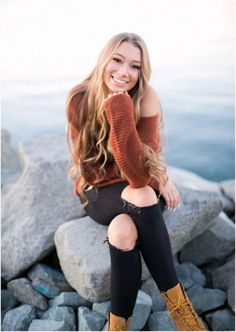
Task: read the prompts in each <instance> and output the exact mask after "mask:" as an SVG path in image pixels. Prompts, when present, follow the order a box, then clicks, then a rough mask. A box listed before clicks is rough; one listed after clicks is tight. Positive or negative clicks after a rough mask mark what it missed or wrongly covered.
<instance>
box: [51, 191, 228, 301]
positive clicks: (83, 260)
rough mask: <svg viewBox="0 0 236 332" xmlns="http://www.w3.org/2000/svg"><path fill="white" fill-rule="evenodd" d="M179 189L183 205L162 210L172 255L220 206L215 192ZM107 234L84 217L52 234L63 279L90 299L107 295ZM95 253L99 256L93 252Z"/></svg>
mask: <svg viewBox="0 0 236 332" xmlns="http://www.w3.org/2000/svg"><path fill="white" fill-rule="evenodd" d="M180 192H181V197H182V207H180V208H179V209H177V210H176V211H175V213H173V212H170V211H165V212H164V218H165V221H166V225H167V228H168V232H169V235H170V240H171V245H172V250H173V255H174V254H175V253H177V252H178V251H179V250H180V249H181V248H182V247H183V246H184V245H185V244H186V243H187V242H189V241H191V240H192V239H193V238H194V237H196V236H197V235H199V234H200V233H201V232H203V231H204V230H205V229H206V228H207V227H209V226H210V225H211V223H212V222H213V221H212V220H213V219H214V217H215V216H216V215H217V214H218V213H219V212H220V211H221V209H222V207H223V204H222V201H221V199H220V198H219V195H218V194H217V193H212V192H207V193H206V192H202V191H193V190H191V189H186V188H184V187H182V188H181V189H180ZM106 235H107V227H106V226H103V225H99V224H98V223H96V222H94V221H93V220H92V219H91V218H90V217H88V216H87V217H84V218H80V219H79V220H75V221H71V222H67V223H65V224H63V225H61V226H60V227H59V228H58V229H57V231H56V233H55V237H54V241H55V245H56V249H57V254H58V257H59V260H60V265H61V268H62V270H63V273H64V275H65V277H66V279H67V280H68V282H69V284H70V285H71V286H72V287H73V288H74V289H75V290H76V291H77V292H78V293H79V294H81V295H82V296H83V297H85V298H87V299H88V300H90V301H92V302H100V301H105V300H107V299H109V298H110V258H109V248H108V246H107V244H106V243H104V240H105V239H106ZM91 248H93V250H91ZM94 252H96V253H99V255H94ZM143 267H144V265H143ZM149 275H150V274H149ZM147 277H148V276H146V278H147Z"/></svg>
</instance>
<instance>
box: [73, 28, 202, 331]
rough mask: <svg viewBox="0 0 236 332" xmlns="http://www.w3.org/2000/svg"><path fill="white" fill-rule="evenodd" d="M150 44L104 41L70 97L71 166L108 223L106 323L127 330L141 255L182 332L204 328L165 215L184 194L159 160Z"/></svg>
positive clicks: (86, 202) (98, 218) (88, 206)
mask: <svg viewBox="0 0 236 332" xmlns="http://www.w3.org/2000/svg"><path fill="white" fill-rule="evenodd" d="M150 72H151V70H150V62H149V55H148V50H147V47H146V45H145V43H144V41H143V40H142V38H140V37H139V36H138V35H136V34H134V33H121V34H118V35H116V36H114V37H113V38H112V39H111V40H110V41H109V42H108V43H107V45H106V46H105V47H104V49H103V50H102V52H101V53H100V56H99V58H98V61H97V65H96V67H95V68H94V70H93V71H92V72H91V73H90V75H89V76H88V77H87V78H86V79H85V80H84V81H83V82H81V83H80V84H79V85H77V86H75V87H74V88H73V89H72V90H71V91H70V93H69V96H68V99H67V116H68V137H67V138H68V143H69V145H70V148H71V153H72V159H73V161H74V163H73V166H72V168H71V170H70V175H71V178H72V179H73V180H74V181H75V193H76V194H77V195H78V197H79V199H80V201H81V204H82V206H83V207H84V209H85V211H86V212H87V214H88V215H89V216H90V217H91V218H92V219H93V220H94V221H95V222H97V223H99V224H102V225H106V226H108V233H107V242H108V245H109V252H110V259H111V311H110V312H109V315H108V330H109V331H116V330H117V331H118V330H123V331H125V330H128V325H129V322H130V320H131V316H132V313H133V308H134V305H135V301H136V297H137V293H138V290H139V288H140V287H141V272H142V268H141V256H140V254H142V256H143V259H144V261H145V263H146V265H147V268H148V269H149V271H150V273H151V276H152V278H153V279H154V281H155V283H156V285H157V286H158V288H159V290H160V292H161V295H162V296H163V298H164V299H165V301H166V304H167V307H168V310H169V311H170V313H171V317H172V319H173V321H174V323H175V325H176V328H177V329H178V330H180V331H183V330H185V331H190V330H199V331H206V330H207V329H206V327H205V326H204V325H203V323H202V321H201V319H200V318H199V317H198V316H197V314H196V312H195V311H194V309H193V307H192V304H191V302H190V300H189V298H188V297H187V295H186V293H185V291H184V289H183V286H182V284H181V283H180V282H179V281H178V278H177V275H176V270H175V266H174V263H173V257H172V251H171V245H170V240H169V235H168V232H167V228H166V225H165V222H164V219H163V216H162V213H163V210H164V208H165V207H167V208H168V209H172V210H175V209H176V208H177V207H178V206H179V203H180V195H179V193H178V190H177V189H176V187H175V185H174V184H173V183H172V182H171V181H170V179H169V178H168V176H167V173H166V166H165V164H164V162H162V161H161V157H160V151H161V144H160V128H161V126H163V120H162V111H161V107H160V102H159V99H158V96H157V94H156V92H155V90H154V89H153V88H152V86H151V85H150V84H149V83H148V81H149V78H150Z"/></svg>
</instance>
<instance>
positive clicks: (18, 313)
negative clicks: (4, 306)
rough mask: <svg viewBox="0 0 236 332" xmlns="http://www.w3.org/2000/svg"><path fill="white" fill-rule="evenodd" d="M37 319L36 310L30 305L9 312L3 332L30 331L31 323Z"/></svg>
mask: <svg viewBox="0 0 236 332" xmlns="http://www.w3.org/2000/svg"><path fill="white" fill-rule="evenodd" d="M35 317H36V310H35V308H34V307H33V306H31V305H29V304H23V305H21V306H20V307H17V308H15V309H12V310H9V311H8V312H7V313H6V314H5V316H4V319H3V323H2V330H3V331H28V327H29V325H30V323H31V321H32V320H33V319H34V318H35Z"/></svg>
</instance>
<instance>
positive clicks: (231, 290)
mask: <svg viewBox="0 0 236 332" xmlns="http://www.w3.org/2000/svg"><path fill="white" fill-rule="evenodd" d="M227 296H228V303H229V306H230V307H231V309H232V310H233V311H234V312H235V277H234V275H232V276H231V279H230V281H229V287H228V291H227Z"/></svg>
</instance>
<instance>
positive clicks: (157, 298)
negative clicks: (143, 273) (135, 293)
mask: <svg viewBox="0 0 236 332" xmlns="http://www.w3.org/2000/svg"><path fill="white" fill-rule="evenodd" d="M142 290H143V291H144V292H145V293H147V294H148V295H149V296H150V297H151V299H152V311H164V310H165V309H166V306H165V301H164V300H163V298H162V296H161V295H160V291H159V289H158V287H157V285H156V283H155V281H154V280H153V278H149V279H147V280H145V281H144V282H143V284H142Z"/></svg>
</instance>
